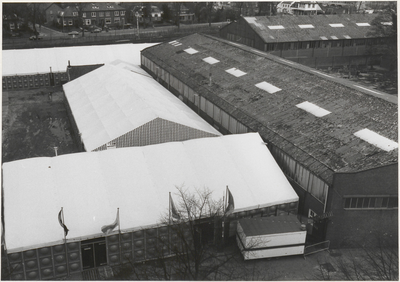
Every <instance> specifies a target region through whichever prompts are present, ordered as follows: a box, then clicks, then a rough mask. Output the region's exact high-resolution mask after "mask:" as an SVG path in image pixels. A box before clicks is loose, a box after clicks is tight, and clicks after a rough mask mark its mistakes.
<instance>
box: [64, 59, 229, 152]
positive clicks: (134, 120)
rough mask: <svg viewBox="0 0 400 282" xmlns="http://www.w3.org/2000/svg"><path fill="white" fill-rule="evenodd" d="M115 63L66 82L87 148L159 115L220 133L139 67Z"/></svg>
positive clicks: (202, 129) (72, 107) (65, 90)
mask: <svg viewBox="0 0 400 282" xmlns="http://www.w3.org/2000/svg"><path fill="white" fill-rule="evenodd" d="M116 64H117V66H113V65H111V64H110V65H107V64H106V65H105V66H103V67H100V68H98V69H96V70H94V71H92V72H90V73H88V74H86V75H84V76H81V77H79V78H77V79H75V80H73V81H71V82H69V83H66V84H64V86H63V88H64V92H65V96H66V97H67V100H68V103H69V105H70V108H71V111H72V114H73V116H74V119H75V122H76V124H77V127H78V129H79V132H80V133H81V134H82V135H81V137H82V140H83V143H84V145H85V149H86V151H92V150H95V149H97V148H98V147H100V146H102V145H104V144H106V143H108V142H110V141H112V140H114V139H115V138H118V137H120V136H122V135H124V134H126V133H128V132H130V131H132V130H134V129H136V128H138V127H139V126H141V125H143V124H145V123H147V122H150V121H152V120H154V119H156V118H162V119H165V120H168V121H172V122H175V123H178V124H182V125H185V126H188V127H191V128H195V129H198V130H201V131H205V132H209V133H212V134H215V135H221V134H220V133H219V132H218V131H217V130H216V129H215V128H214V127H212V126H211V125H209V124H208V123H207V122H206V121H204V120H203V119H202V118H201V117H200V116H198V115H197V114H196V113H195V112H193V111H192V110H191V109H190V108H189V107H188V106H186V105H185V104H184V103H183V102H182V101H181V100H179V99H178V98H177V97H175V96H174V95H173V94H171V93H170V92H169V91H168V90H166V89H165V88H164V87H162V86H161V85H160V84H159V83H157V82H156V81H155V80H154V79H153V78H152V77H149V75H148V74H146V73H144V72H143V70H141V69H140V68H139V67H135V66H132V65H129V64H124V63H121V62H118V63H116Z"/></svg>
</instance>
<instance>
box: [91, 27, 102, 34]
mask: <svg viewBox="0 0 400 282" xmlns="http://www.w3.org/2000/svg"><path fill="white" fill-rule="evenodd" d="M98 32H101V28H94V29H92V31H91V33H98Z"/></svg>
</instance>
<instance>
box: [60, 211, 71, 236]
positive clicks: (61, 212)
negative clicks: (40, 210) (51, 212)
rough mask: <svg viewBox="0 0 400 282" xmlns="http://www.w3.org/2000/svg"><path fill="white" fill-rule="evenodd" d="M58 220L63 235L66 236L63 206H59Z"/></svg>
mask: <svg viewBox="0 0 400 282" xmlns="http://www.w3.org/2000/svg"><path fill="white" fill-rule="evenodd" d="M58 222H59V223H60V225H61V227H62V228H64V236H65V237H67V235H68V231H69V230H68V228H67V226H65V224H64V211H63V208H61V210H60V212H59V213H58Z"/></svg>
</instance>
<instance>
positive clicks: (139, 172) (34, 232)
mask: <svg viewBox="0 0 400 282" xmlns="http://www.w3.org/2000/svg"><path fill="white" fill-rule="evenodd" d="M227 185H228V186H229V189H230V191H231V193H232V195H233V197H234V201H235V211H240V210H249V209H253V208H257V207H258V206H260V207H266V206H271V205H275V204H281V203H290V202H294V201H298V196H297V194H296V193H295V192H294V190H293V188H292V187H291V185H290V184H289V182H288V180H287V179H286V177H285V176H284V174H283V173H282V171H281V170H280V168H279V167H278V165H277V164H276V162H275V160H274V158H273V157H272V155H271V154H270V152H269V151H268V149H267V147H266V146H265V145H264V144H263V143H262V139H261V137H260V136H259V134H258V133H247V134H239V135H228V136H223V137H213V138H200V139H193V140H188V141H185V142H171V143H164V144H158V145H151V146H144V147H130V148H121V149H114V150H108V151H101V152H88V153H77V154H68V155H60V156H57V157H42V158H33V159H26V160H19V161H14V162H9V163H4V164H3V189H4V217H5V238H6V240H5V241H6V247H7V249H8V252H9V253H13V252H17V251H21V250H22V249H30V248H36V247H40V246H48V245H52V244H59V243H61V242H62V238H63V236H64V234H63V229H62V228H61V227H60V225H59V223H58V220H57V215H58V212H59V211H60V209H61V207H63V209H64V218H65V224H66V226H67V227H68V229H69V230H70V231H69V233H68V236H67V239H68V240H71V241H73V240H82V239H85V238H92V237H96V236H99V235H100V233H101V227H102V226H103V225H106V224H111V223H112V222H113V221H114V220H115V218H116V211H117V208H119V211H120V224H121V230H122V231H123V230H124V229H125V230H126V229H130V228H135V227H137V228H139V227H143V226H149V225H154V224H157V223H160V219H161V216H162V215H165V214H167V213H168V204H169V202H168V194H169V192H171V193H172V195H173V198H174V201H175V204H177V202H178V198H177V196H176V194H175V193H176V192H177V190H176V186H183V187H185V188H187V189H189V190H193V189H195V188H200V189H202V188H204V187H207V188H209V189H210V190H211V191H213V194H212V196H213V198H214V199H215V200H219V199H221V198H222V196H223V195H224V192H225V189H226V186H227ZM193 191H194V190H193Z"/></svg>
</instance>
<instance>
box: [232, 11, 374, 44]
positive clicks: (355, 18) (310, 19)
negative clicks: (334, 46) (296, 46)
mask: <svg viewBox="0 0 400 282" xmlns="http://www.w3.org/2000/svg"><path fill="white" fill-rule="evenodd" d="M375 17H376V14H350V15H348V14H342V15H318V16H313V15H311V16H309V15H301V16H293V15H285V16H270V17H244V18H243V19H244V21H246V22H247V23H248V24H249V25H250V26H251V28H252V29H253V30H254V31H255V32H256V33H257V34H258V35H259V36H260V37H261V38H262V39H263V40H264V42H266V43H274V42H295V41H313V40H321V36H322V37H325V38H327V39H328V40H335V38H338V39H348V38H347V36H349V37H351V38H352V39H357V38H358V39H360V38H365V37H367V32H368V31H369V30H370V28H371V27H370V26H358V25H357V23H371V21H372V20H373V19H374V18H375ZM241 20H242V19H241ZM239 22H240V21H239ZM231 24H238V23H231ZM330 24H343V27H332V26H330ZM299 25H312V26H313V27H314V28H300V27H299ZM277 26H283V27H284V29H279V28H277ZM331 36H334V38H332V37H331ZM345 36H346V37H345Z"/></svg>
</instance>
